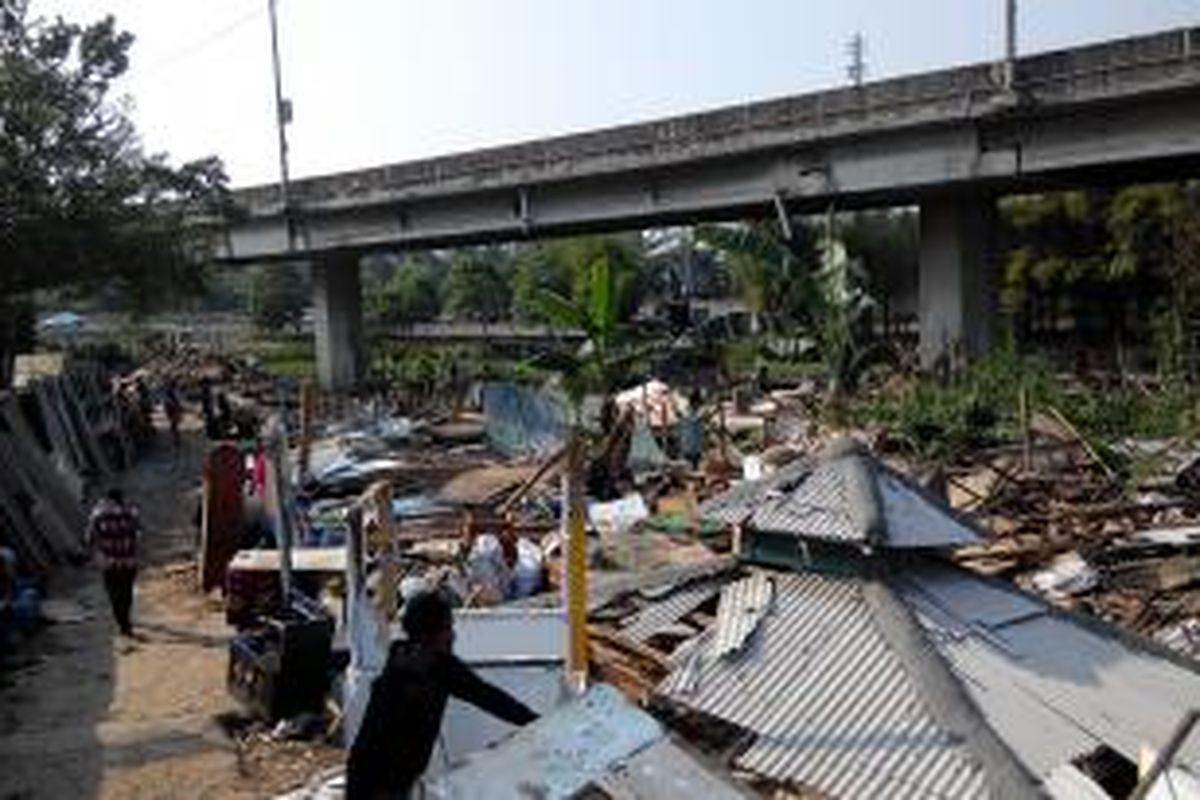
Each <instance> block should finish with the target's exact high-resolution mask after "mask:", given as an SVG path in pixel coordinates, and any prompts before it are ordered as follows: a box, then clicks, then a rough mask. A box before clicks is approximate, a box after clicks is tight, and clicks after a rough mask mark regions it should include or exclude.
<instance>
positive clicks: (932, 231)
mask: <svg viewBox="0 0 1200 800" xmlns="http://www.w3.org/2000/svg"><path fill="white" fill-rule="evenodd" d="M994 216H995V201H994V200H993V198H992V197H990V196H988V195H984V194H978V193H969V194H954V195H945V196H938V197H933V198H928V199H926V200H923V201H922V202H921V264H920V277H919V279H918V284H919V285H918V297H919V301H918V310H919V314H920V317H919V330H920V341H919V351H920V356H921V366H922V368H925V369H929V368H932V367H935V366H940V365H942V364H943V363H945V364H946V365H947V366H950V367H956V366H958V365H959V363H960V361H961V360H962V359H963V358H965V357H970V356H972V355H976V354H980V353H984V352H986V351H987V350H988V349H989V348H990V347H991V346H992V341H993V337H994V336H995V327H996V315H997V304H998V295H997V293H998V288H999V287H998V285H997V281H996V279H995V276H996V264H995V260H994V258H993V257H992V255H991V249H992V248H991V242H992V241H993V230H994V225H993V223H994Z"/></svg>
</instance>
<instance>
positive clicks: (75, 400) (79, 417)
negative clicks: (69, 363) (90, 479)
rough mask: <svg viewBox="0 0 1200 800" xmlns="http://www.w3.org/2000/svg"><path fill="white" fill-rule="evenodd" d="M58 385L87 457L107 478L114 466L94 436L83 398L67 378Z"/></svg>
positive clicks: (94, 432) (91, 422)
mask: <svg viewBox="0 0 1200 800" xmlns="http://www.w3.org/2000/svg"><path fill="white" fill-rule="evenodd" d="M58 385H59V389H60V391H61V392H62V394H63V396H64V397H65V398H66V403H67V408H68V409H69V413H70V415H71V416H72V417H73V419H74V423H75V425H76V427H77V429H78V431H79V434H80V438H82V439H83V443H84V447H85V448H86V450H87V452H88V456H89V457H90V458H91V459H92V461H93V462H94V463H95V465H96V469H97V472H98V473H99V474H100V475H101V476H102V477H104V478H107V477H109V476H110V475H111V474H112V473H113V472H114V471H115V469H114V466H113V464H112V462H110V461H109V460H108V454H107V453H105V452H104V447H103V445H101V444H100V437H98V436H97V435H96V431H95V429H94V427H93V421H92V419H91V417H90V416H89V415H88V412H87V406H86V405H85V403H84V401H83V398H82V397H80V394H79V392H78V390H77V389H76V387H75V382H74V381H73V380H71V379H70V378H69V377H68V378H65V379H63V380H60V381H58Z"/></svg>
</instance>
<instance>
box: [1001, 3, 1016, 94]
mask: <svg viewBox="0 0 1200 800" xmlns="http://www.w3.org/2000/svg"><path fill="white" fill-rule="evenodd" d="M1016 73H1017V0H1004V88H1005V89H1008V90H1009V91H1012V90H1013V84H1014V83H1015V82H1016V77H1017V74H1016Z"/></svg>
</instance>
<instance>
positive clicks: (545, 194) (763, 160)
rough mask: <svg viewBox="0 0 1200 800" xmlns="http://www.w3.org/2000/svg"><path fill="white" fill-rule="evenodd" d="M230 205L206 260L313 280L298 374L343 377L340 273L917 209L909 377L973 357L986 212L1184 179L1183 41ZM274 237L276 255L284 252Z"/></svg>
mask: <svg viewBox="0 0 1200 800" xmlns="http://www.w3.org/2000/svg"><path fill="white" fill-rule="evenodd" d="M1003 75H1004V69H1003V65H1002V64H1000V63H984V64H976V65H972V66H967V67H960V68H955V69H948V70H942V71H937V72H931V73H926V74H921V75H914V76H910V77H903V78H896V79H891V80H885V81H879V82H875V83H870V84H866V85H864V86H862V87H857V88H843V89H834V90H830V91H823V92H815V93H810V94H804V95H798V96H794V97H787V98H782V99H778V100H769V101H764V102H757V103H750V104H746V105H738V106H732V107H728V108H722V109H718V110H715V111H709V112H703V113H698V114H689V115H683V116H677V117H671V118H668V119H662V120H656V121H653V122H647V123H643V124H636V125H625V126H620V127H614V128H608V129H603V130H599V131H594V132H588V133H581V134H575V135H570V136H562V137H555V138H550V139H543V140H538V141H533V142H528V143H524V144H517V145H511V146H505V147H497V148H490V149H486V150H479V151H474V152H469V153H462V154H458V155H450V156H445V157H440V158H431V159H424V160H420V161H411V162H406V163H401V164H393V165H388V166H382V167H377V168H373V169H364V170H359V171H355V172H348V173H341V174H336V175H327V176H320V177H315V178H309V179H306V180H301V181H297V182H295V183H293V184H292V192H291V194H292V207H291V208H289V209H284V208H283V206H282V203H281V195H280V191H279V187H278V186H276V185H268V186H258V187H252V188H247V189H243V190H240V191H238V192H237V193H236V197H237V201H238V202H239V204H240V205H241V206H242V207H243V209H244V211H245V215H244V218H242V219H240V220H239V221H237V222H235V223H231V224H229V225H228V226H227V227H226V228H225V230H224V232H223V233H224V235H223V237H222V247H221V252H220V257H221V258H222V260H224V261H227V262H231V263H237V262H242V263H245V262H262V261H271V260H283V259H288V260H292V259H295V258H297V257H301V258H309V259H312V260H313V262H314V265H315V275H316V277H317V280H316V286H317V298H316V299H317V309H318V320H317V338H318V350H317V352H318V367H319V372H320V374H321V377H322V380H323V382H324V383H325V384H326V385H328V386H345V385H348V384H350V383H352V382H353V381H354V380H355V378H356V375H357V364H358V363H359V359H360V356H359V350H360V344H359V339H360V334H359V331H360V330H361V324H360V322H359V321H358V317H359V315H360V314H359V307H358V301H357V294H358V291H359V288H358V275H357V269H354V268H353V267H354V265H356V264H357V259H358V258H359V257H360V256H361V255H362V254H364V253H367V252H370V251H372V250H378V249H387V250H400V249H421V248H430V247H443V246H450V245H461V244H470V243H480V242H493V241H500V240H512V239H529V238H537V237H547V236H556V235H562V234H572V233H581V232H588V231H603V230H614V229H621V228H635V227H646V226H655V225H664V224H677V223H690V222H696V221H701V220H724V219H738V218H744V217H747V216H763V215H768V214H777V215H779V216H780V218H781V219H785V220H786V219H789V218H790V216H791V215H792V214H796V213H804V212H813V211H821V210H824V209H826V208H828V207H829V206H830V205H834V206H836V207H837V208H839V209H845V208H861V207H874V206H888V205H907V204H916V205H919V206H920V208H921V239H922V241H921V267H920V286H919V297H920V301H919V305H920V320H921V322H920V331H921V349H922V356H923V359H924V360H925V361H926V362H929V361H932V360H933V359H934V358H935V357H936V356H937V355H938V354H939V353H941V352H943V351H944V350H945V349H946V348H947V347H950V346H962V347H964V348H966V349H968V350H979V349H982V348H985V347H986V346H987V345H988V343H989V340H990V320H991V319H992V318H993V317H994V304H995V302H996V301H995V298H996V292H995V291H994V286H993V275H994V272H995V269H994V267H995V263H994V259H993V258H990V257H989V248H988V244H987V242H988V239H989V234H990V231H991V229H992V224H991V220H990V217H991V214H992V211H993V208H994V198H995V197H996V196H997V195H998V194H1002V193H1007V192H1019V191H1029V190H1034V189H1041V188H1048V187H1056V188H1057V187H1072V186H1081V185H1094V184H1116V183H1121V182H1129V181H1135V180H1136V181H1143V180H1154V179H1161V178H1178V177H1181V176H1184V175H1193V174H1197V173H1198V169H1197V167H1198V166H1200V28H1185V29H1178V30H1172V31H1167V32H1164V33H1159V34H1154V35H1150V36H1143V37H1137V38H1131V39H1122V40H1116V41H1110V42H1105V43H1102V44H1097V45H1091V46H1086V47H1079V48H1074V49H1070V50H1063V51H1057V52H1050V53H1043V54H1038V55H1033V56H1029V57H1026V58H1023V59H1020V60H1019V61H1018V62H1017V64H1016V68H1015V78H1014V81H1013V84H1012V85H1011V86H1006V85H1005V84H1004V79H1003ZM289 230H290V236H289Z"/></svg>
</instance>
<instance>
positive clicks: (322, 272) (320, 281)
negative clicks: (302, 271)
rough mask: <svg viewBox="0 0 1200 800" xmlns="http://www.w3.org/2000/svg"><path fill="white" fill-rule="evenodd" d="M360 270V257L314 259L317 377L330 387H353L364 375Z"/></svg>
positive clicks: (329, 389)
mask: <svg viewBox="0 0 1200 800" xmlns="http://www.w3.org/2000/svg"><path fill="white" fill-rule="evenodd" d="M358 273H359V269H358V258H357V257H350V256H335V257H330V258H326V259H323V260H320V261H315V262H313V307H314V312H315V314H314V320H313V324H314V327H315V333H316V339H317V379H318V380H319V381H320V383H321V388H322V389H325V390H327V391H346V390H348V389H352V388H354V387H355V386H356V385H357V384H358V381H359V378H360V377H361V376H362V368H363V364H364V361H365V358H364V350H363V336H362V288H361V286H360V284H359V274H358Z"/></svg>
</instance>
